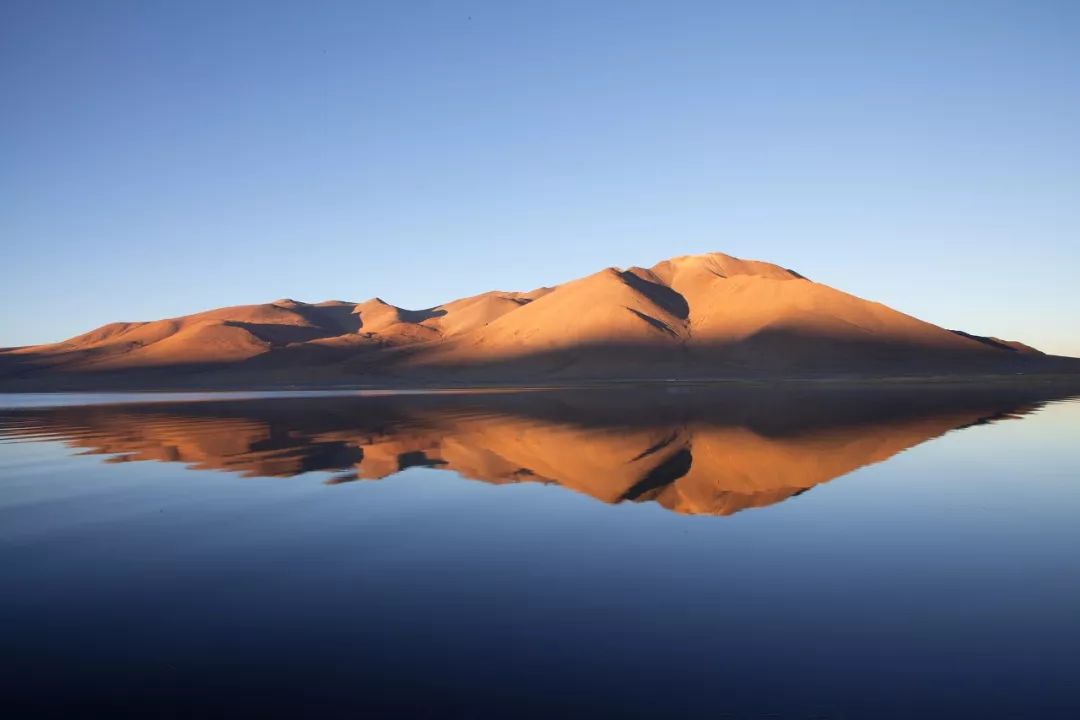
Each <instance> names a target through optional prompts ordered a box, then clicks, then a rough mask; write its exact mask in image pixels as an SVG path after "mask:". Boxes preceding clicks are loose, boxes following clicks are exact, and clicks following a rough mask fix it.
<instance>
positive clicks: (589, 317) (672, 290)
mask: <svg viewBox="0 0 1080 720" xmlns="http://www.w3.org/2000/svg"><path fill="white" fill-rule="evenodd" d="M1078 369H1080V362H1078V361H1075V360H1072V359H1064V358H1049V357H1047V356H1045V355H1043V354H1042V353H1040V352H1039V351H1038V350H1035V349H1033V348H1031V347H1028V346H1027V345H1024V344H1022V343H1019V342H1015V341H1008V340H999V339H997V338H986V337H980V336H976V335H971V334H968V333H964V332H959V331H953V330H948V329H945V328H941V327H938V326H936V325H933V324H931V323H928V322H924V321H922V320H919V319H917V318H914V317H911V316H909V315H905V314H904V313H902V312H898V311H897V310H894V309H892V308H889V307H886V306H885V305H882V304H880V303H876V302H872V301H869V300H864V299H862V298H859V297H855V296H854V295H849V294H847V293H844V292H842V291H840V290H836V289H834V288H831V287H829V286H827V285H823V284H820V283H815V282H813V281H811V280H809V279H807V278H805V277H803V276H802V275H800V274H799V273H797V272H794V271H792V270H788V269H786V268H783V267H781V266H779V265H774V264H770V263H766V262H760V261H749V260H741V259H738V258H734V257H731V256H728V255H724V254H722V253H708V254H704V255H692V256H683V257H677V258H672V259H670V260H665V261H662V262H660V263H657V264H656V265H654V266H653V267H652V268H638V267H633V268H629V269H626V270H621V269H618V268H606V269H604V270H601V271H600V272H597V273H594V274H592V275H589V276H586V277H583V278H579V279H576V280H571V281H569V282H566V283H563V284H561V285H557V286H554V287H550V288H548V287H544V288H538V289H536V290H532V291H529V292H503V291H491V292H486V293H483V294H480V295H475V296H472V297H467V298H462V299H458V300H454V301H451V302H447V303H444V304H442V305H438V306H435V307H432V308H426V309H421V310H408V309H405V308H401V307H398V306H395V305H392V304H390V303H389V302H387V301H385V300H382V299H380V298H373V299H371V300H367V301H365V302H361V303H351V302H345V301H328V302H323V303H317V304H309V303H303V302H298V301H295V300H291V299H282V300H278V301H275V302H272V303H265V304H261V305H244V306H236V307H227V308H220V309H216V310H210V311H207V312H201V313H197V314H193V315H186V316H182V317H176V318H168V319H163V320H156V321H152V322H119V323H111V324H109V325H105V326H103V327H100V328H97V329H96V330H92V331H90V332H88V333H85V334H83V335H79V336H76V337H73V338H70V339H68V340H64V341H62V342H59V343H55V344H48V345H39V346H32V347H23V348H14V349H6V350H2V351H0V386H3V385H4V384H6V385H7V386H13V385H18V384H19V383H26V382H31V383H37V385H38V386H41V385H46V386H47V385H48V384H49V382H50V378H56V380H55V382H57V383H63V384H66V386H70V385H71V383H72V382H75V383H76V384H78V383H80V382H85V384H87V385H88V386H92V387H106V386H110V385H117V383H118V382H119V379H120V378H123V379H124V382H132V381H133V379H138V378H140V377H145V378H153V379H154V382H156V383H157V384H158V385H168V384H169V379H170V378H180V377H181V376H184V377H189V376H190V375H192V374H198V375H200V376H202V377H205V378H207V380H208V382H210V381H215V382H217V383H219V384H221V383H224V384H229V383H232V384H237V385H242V384H246V383H263V384H289V383H295V382H307V383H319V382H330V381H334V382H341V381H347V380H349V379H352V380H354V381H372V382H378V381H382V380H386V379H392V380H395V381H401V380H408V379H410V378H414V379H417V380H425V381H428V380H430V379H432V378H437V377H447V378H457V379H461V380H469V379H473V380H489V381H490V380H495V381H498V380H506V381H508V382H509V381H521V380H529V379H533V380H535V379H537V378H560V379H572V378H589V379H602V378H634V377H644V378H656V377H676V378H731V377H757V376H806V375H812V376H819V375H830V374H833V375H838V374H860V375H895V374H911V373H916V374H918V373H924V374H925V373H949V374H957V375H964V374H974V373H987V372H1006V373H1008V372H1044V371H1053V372H1074V371H1077V370H1078ZM73 378H75V380H73Z"/></svg>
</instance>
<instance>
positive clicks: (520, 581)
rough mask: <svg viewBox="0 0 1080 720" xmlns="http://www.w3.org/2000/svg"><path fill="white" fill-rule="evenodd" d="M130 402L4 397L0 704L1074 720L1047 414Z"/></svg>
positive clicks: (236, 712) (1028, 402)
mask: <svg viewBox="0 0 1080 720" xmlns="http://www.w3.org/2000/svg"><path fill="white" fill-rule="evenodd" d="M118 400H125V401H124V402H117V401H118ZM127 400H130V399H127V398H111V397H108V396H104V397H103V396H94V397H84V396H77V395H75V396H46V397H38V398H36V399H32V398H28V397H27V396H0V589H2V595H0V618H2V620H3V627H4V652H3V656H2V660H0V663H2V664H0V684H2V685H0V691H2V698H0V702H2V706H3V707H5V708H6V709H7V711H6V713H5V714H6V715H7V716H8V717H37V716H57V717H73V716H74V717H86V716H90V715H94V716H101V717H117V716H140V717H145V716H152V717H161V716H165V717H217V716H220V717H239V716H251V717H266V716H269V715H294V716H308V717H316V716H340V717H365V716H368V717H383V716H386V717H392V716H396V717H415V716H420V717H545V718H547V717H567V716H594V717H624V716H625V717H636V716H641V717H680V716H696V717H720V718H724V717H731V718H775V717H780V718H789V717H790V718H865V717H875V718H924V717H973V718H1074V717H1080V552H1078V550H1080V402H1078V401H1077V400H1075V399H1069V398H1068V397H1062V396H1061V394H1060V393H1054V392H1051V391H1048V390H1040V389H1034V390H1009V391H1004V390H1002V391H997V392H994V393H989V392H987V391H985V390H980V389H978V388H968V389H937V390H933V391H923V392H914V391H912V390H910V389H908V390H904V389H896V390H882V391H875V392H868V391H866V390H847V391H839V390H833V391H815V390H807V389H805V388H804V389H801V390H791V389H788V390H776V389H772V390H760V389H759V390H752V389H746V388H744V389H728V390H716V389H709V388H701V387H698V388H693V387H690V388H643V389H638V390H635V391H633V392H631V391H622V392H617V393H616V392H611V391H601V390H575V391H545V392H530V393H488V394H484V395H467V394H465V395H409V396H400V397H399V396H378V397H363V396H358V395H350V396H333V395H326V394H316V395H302V396H273V395H269V396H261V397H260V396H249V395H245V396H243V397H240V396H215V395H205V396H198V397H194V398H188V397H183V396H169V397H158V398H153V397H142V398H140V400H142V402H139V403H132V402H128V401H127Z"/></svg>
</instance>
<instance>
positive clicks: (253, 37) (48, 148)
mask: <svg viewBox="0 0 1080 720" xmlns="http://www.w3.org/2000/svg"><path fill="white" fill-rule="evenodd" d="M0 89H2V93H3V94H2V98H3V100H2V112H0V243H2V245H0V247H2V258H3V262H2V265H0V302H2V303H3V304H2V306H0V307H3V310H2V315H0V345H14V344H25V343H34V342H43V341H52V340H58V339H61V338H63V337H66V336H70V335H73V334H76V333H79V332H82V331H84V330H87V329H90V328H92V327H95V326H97V325H100V324H103V323H105V322H108V321H113V320H141V319H156V318H159V317H165V316H170V315H178V314H185V313H189V312H194V311H197V310H201V309H207V308H211V307H217V306H221V305H229V304H240V303H252V302H263V301H269V300H273V299H276V298H279V297H285V296H288V297H293V298H296V299H300V300H309V301H318V300H323V299H327V298H341V299H348V300H363V299H366V298H368V297H372V296H376V295H377V296H381V297H383V298H385V299H387V300H389V301H391V302H394V303H396V304H399V305H403V306H406V307H412V308H417V307H424V306H430V305H433V304H437V303H439V302H441V301H444V300H448V299H451V298H454V297H458V296H462V295H468V294H473V293H476V292H480V291H483V290H487V289H492V288H500V289H529V288H532V287H536V286H538V285H544V284H552V283H557V282H560V281H563V280H566V279H569V278H572V277H575V276H579V275H583V274H586V273H589V272H593V271H595V270H597V269H600V268H602V267H605V266H608V265H618V266H628V265H634V264H639V265H651V264H653V263H654V262H656V261H658V260H660V259H663V258H665V257H669V256H673V255H681V254H687V253H696V252H704V251H709V250H721V251H724V252H728V253H730V254H733V255H737V256H741V257H749V258H757V259H763V260H769V261H773V262H777V263H779V264H782V265H785V266H788V267H791V268H793V269H796V270H798V271H799V272H801V273H803V274H804V275H806V276H808V277H810V278H812V279H814V280H818V281H821V282H825V283H828V284H830V285H833V286H835V287H838V288H841V289H843V290H846V291H849V292H852V293H855V294H857V295H860V296H863V297H867V298H870V299H874V300H879V301H882V302H885V303H887V304H889V305H892V306H894V307H896V308H898V309H900V310H903V311H905V312H909V313H911V314H914V315H917V316H919V317H922V318H924V319H927V320H930V321H932V322H936V323H939V324H942V325H945V326H948V327H959V328H964V329H966V330H969V331H972V332H977V333H982V334H993V335H998V336H1002V337H1007V338H1015V339H1020V340H1023V341H1026V342H1029V343H1032V344H1035V345H1037V346H1039V347H1042V348H1044V349H1047V350H1050V351H1055V352H1062V353H1070V354H1076V355H1080V3H1078V2H1072V1H1071V0H1063V1H1061V2H1049V1H1045V2H1040V1H1038V0H1017V1H1016V2H995V1H994V0H977V1H974V2H962V1H959V0H949V1H948V2H941V1H940V0H937V1H933V2H872V1H870V0H853V1H851V2H810V1H806V2H782V1H778V2H753V1H747V2H743V3H736V2H715V1H713V2H651V3H637V2H609V3H605V2H518V3H515V2H491V3H484V2H464V1H463V2H446V1H444V2H430V3H409V2H396V1H394V2H391V1H390V0H387V1H386V2H382V3H366V4H365V3H361V2H340V3H339V2H289V3H274V2H251V3H242V2H207V3H202V2H190V1H188V0H185V1H184V2H147V1H137V2H104V1H95V2H76V1H75V0H70V1H69V2H47V1H43V0H30V1H29V2H21V1H17V0H4V2H3V3H0Z"/></svg>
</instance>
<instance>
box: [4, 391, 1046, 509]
mask: <svg viewBox="0 0 1080 720" xmlns="http://www.w3.org/2000/svg"><path fill="white" fill-rule="evenodd" d="M1057 399H1063V398H1062V395H1061V393H1059V392H1055V391H1053V390H1052V389H1046V388H1000V389H997V390H987V389H985V388H978V387H950V386H944V387H940V388H933V389H925V388H924V389H918V390H913V389H911V388H903V387H892V388H871V389H868V388H846V389H836V388H833V389H815V388H805V387H804V388H784V389H766V388H746V387H742V388H732V387H728V388H716V387H692V386H689V387H662V386H642V387H638V388H620V389H617V390H614V389H597V388H592V389H574V390H565V389H564V390H543V391H531V392H520V391H516V392H515V391H507V392H483V393H471V394H470V393H465V394H422V395H377V396H355V395H353V396H325V395H317V396H290V397H263V398H257V399H243V398H224V399H212V400H203V401H201V402H180V401H176V400H169V401H165V402H144V403H139V404H116V405H68V406H59V407H48V408H44V407H39V408H20V409H7V410H0V442H27V441H40V440H54V441H61V442H63V443H64V444H65V445H67V447H69V448H70V449H71V451H72V452H74V453H81V454H90V455H101V456H102V459H103V460H104V461H105V462H109V463H120V462H134V461H156V462H167V463H182V464H184V465H185V466H186V467H188V468H189V469H191V470H193V471H226V472H231V473H236V474H239V475H242V476H246V477H291V476H296V475H302V474H304V473H309V472H330V473H332V476H331V477H330V478H329V479H328V480H327V481H326V482H327V483H328V484H339V483H343V482H349V481H357V480H383V479H387V478H392V477H393V476H394V475H396V474H398V473H400V472H402V471H404V470H407V469H409V468H413V467H426V468H434V469H439V470H444V471H450V472H454V473H456V474H457V475H459V476H461V477H464V478H467V479H470V480H476V481H480V482H484V483H489V484H493V485H502V484H509V483H521V482H538V483H545V484H550V485H557V486H561V487H564V488H567V489H569V490H573V491H576V492H579V493H582V494H585V495H587V496H589V497H592V498H595V499H596V500H599V501H601V502H604V503H620V502H655V503H657V504H658V505H660V506H661V507H664V508H666V509H668V510H671V511H674V512H677V513H682V514H693V515H730V514H732V513H735V512H739V511H741V510H746V509H749V508H761V507H767V506H770V505H774V504H776V503H780V502H783V501H785V500H788V499H790V498H793V497H795V496H797V495H800V494H802V493H804V492H806V491H808V490H810V489H812V488H814V487H816V486H817V485H820V484H822V483H825V482H828V481H830V480H832V479H834V478H837V477H841V476H844V475H846V474H848V473H851V472H853V471H854V470H857V469H858V468H860V467H863V466H866V465H870V464H874V463H880V462H883V461H886V460H888V459H889V458H891V457H893V456H895V455H896V454H898V453H901V452H903V451H905V450H907V449H909V448H912V447H914V446H917V445H919V444H921V443H923V442H926V441H928V440H931V439H933V438H936V437H939V436H941V435H943V434H945V433H947V432H950V431H955V430H960V429H963V428H966V427H970V426H973V425H980V424H985V423H991V422H1000V421H1006V420H1009V419H1013V418H1017V417H1022V416H1024V415H1026V414H1028V413H1031V412H1033V411H1035V410H1038V409H1039V408H1040V407H1042V406H1043V405H1044V404H1045V403H1047V402H1052V401H1054V400H1057Z"/></svg>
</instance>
